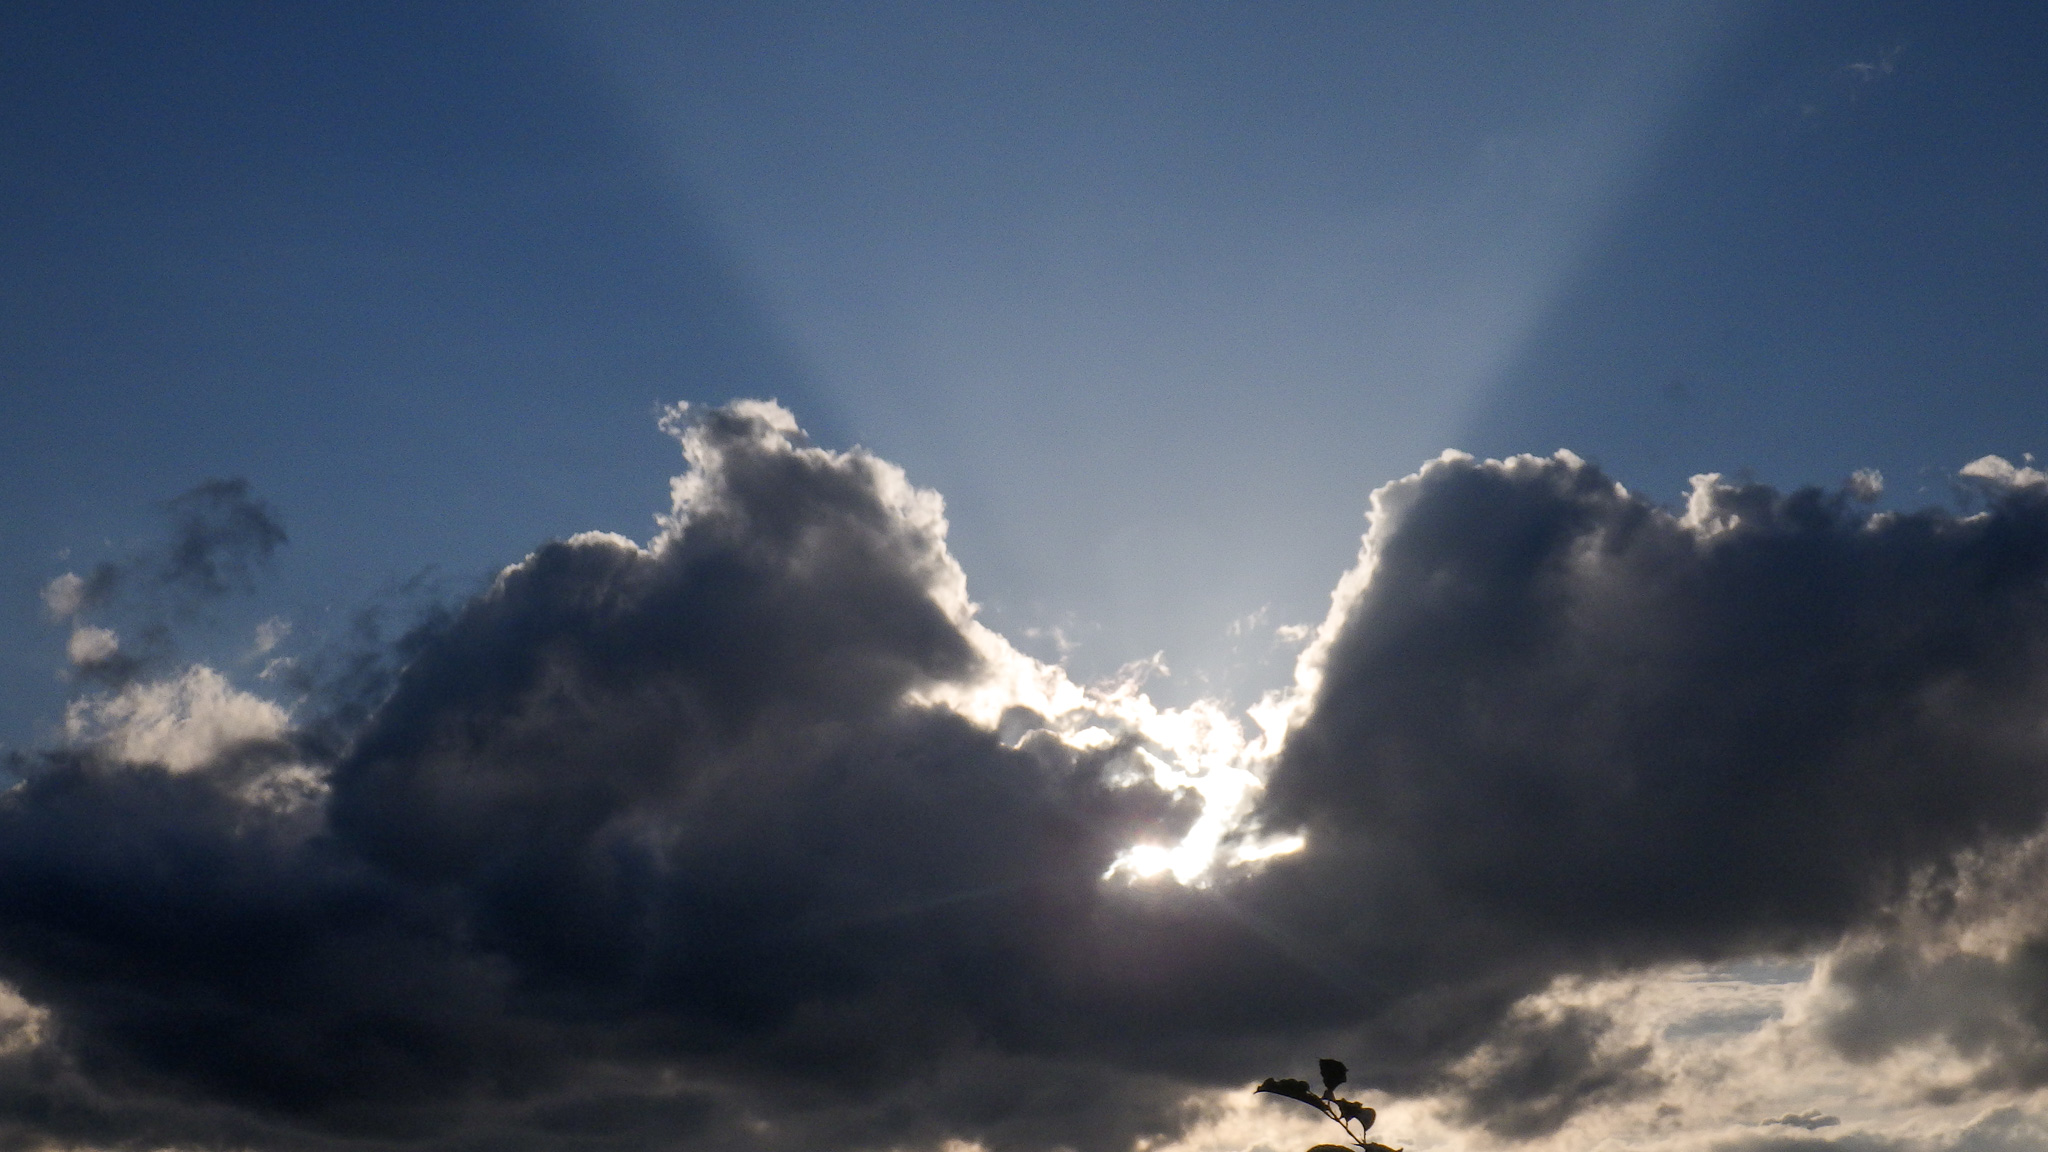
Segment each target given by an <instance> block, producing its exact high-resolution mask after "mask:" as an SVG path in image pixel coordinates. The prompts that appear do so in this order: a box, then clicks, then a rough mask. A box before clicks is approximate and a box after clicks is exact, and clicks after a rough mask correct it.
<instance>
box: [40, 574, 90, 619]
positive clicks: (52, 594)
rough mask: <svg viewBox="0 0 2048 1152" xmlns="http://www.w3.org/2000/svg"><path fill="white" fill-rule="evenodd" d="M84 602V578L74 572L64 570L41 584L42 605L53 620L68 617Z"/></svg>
mask: <svg viewBox="0 0 2048 1152" xmlns="http://www.w3.org/2000/svg"><path fill="white" fill-rule="evenodd" d="M84 604H85V580H84V578H82V577H80V576H79V575H78V573H76V572H66V573H65V574H63V575H62V576H59V577H57V578H56V579H55V580H52V581H50V582H49V583H48V584H45V585H43V607H44V608H46V609H48V611H49V613H50V618H51V619H53V620H63V619H66V618H68V617H70V616H71V615H73V614H74V613H76V612H77V611H78V610H79V608H80V607H82V606H83V605H84Z"/></svg>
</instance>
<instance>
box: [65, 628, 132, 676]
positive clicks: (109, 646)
mask: <svg viewBox="0 0 2048 1152" xmlns="http://www.w3.org/2000/svg"><path fill="white" fill-rule="evenodd" d="M120 650H121V640H120V637H118V636H115V635H114V632H113V630H112V629H110V628H94V627H92V626H91V625H89V624H80V625H78V626H77V627H75V628H73V629H72V630H71V639H70V640H69V641H67V642H66V643H65V645H64V654H65V655H66V656H68V657H70V658H71V662H72V663H73V664H75V665H77V666H78V667H81V668H83V667H85V666H86V665H88V664H99V663H102V662H104V661H106V660H107V659H109V658H110V657H112V656H113V655H114V653H116V652H119V651H120Z"/></svg>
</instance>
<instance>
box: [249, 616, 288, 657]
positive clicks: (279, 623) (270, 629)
mask: <svg viewBox="0 0 2048 1152" xmlns="http://www.w3.org/2000/svg"><path fill="white" fill-rule="evenodd" d="M291 634H292V622H291V621H289V620H287V619H285V618H284V617H282V616H272V617H271V618H270V619H268V620H265V621H264V622H262V623H261V624H258V625H256V640H255V644H254V647H253V650H252V652H251V655H255V656H267V655H269V654H270V652H271V650H272V649H274V648H276V647H277V646H278V645H279V644H282V643H284V640H285V637H287V636H290V635H291Z"/></svg>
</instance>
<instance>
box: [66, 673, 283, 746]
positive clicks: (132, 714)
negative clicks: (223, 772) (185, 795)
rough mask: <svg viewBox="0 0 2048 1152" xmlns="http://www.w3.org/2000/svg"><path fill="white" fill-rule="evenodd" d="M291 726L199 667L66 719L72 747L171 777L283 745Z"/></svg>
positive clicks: (79, 704) (278, 712)
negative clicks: (261, 746) (236, 750)
mask: <svg viewBox="0 0 2048 1152" xmlns="http://www.w3.org/2000/svg"><path fill="white" fill-rule="evenodd" d="M289 726H290V718H289V716H287V714H286V713H285V710H284V709H282V708H280V707H278V706H277V705H275V704H273V703H271V702H270V701H268V700H265V699H263V698H262V697H260V696H253V695H250V694H249V693H247V692H241V691H238V690H237V689H236V688H235V687H234V686H233V685H231V684H229V683H228V681H227V678H226V677H224V676H222V675H221V674H220V673H218V672H216V671H214V670H213V669H211V668H208V667H206V666H204V665H199V664H195V665H193V666H192V667H190V668H187V669H186V670H185V671H184V672H182V673H180V674H179V675H177V676H175V677H172V678H171V679H168V680H155V681H147V682H141V683H135V684H130V685H128V686H127V687H126V688H123V689H122V690H121V691H119V692H117V693H115V694H113V695H110V696H97V697H91V698H87V699H84V700H77V701H74V702H72V704H71V706H70V707H69V708H67V709H65V712H64V732H65V735H66V736H67V737H69V738H70V739H71V741H72V742H73V743H76V744H84V745H90V746H92V747H94V748H97V749H99V750H100V751H102V752H103V753H104V754H106V755H107V756H109V757H111V758H113V759H115V760H120V761H123V762H126V763H132V764H159V765H162V766H163V767H165V768H167V769H169V770H170V771H172V772H189V771H191V770H192V769H194V768H198V767H200V766H201V765H204V764H207V763H209V762H211V761H212V760H214V759H215V758H216V757H218V756H219V755H220V754H221V753H223V752H225V751H227V750H229V749H231V748H233V747H235V746H236V745H240V744H248V743H252V742H258V741H273V740H280V739H283V738H284V736H285V734H286V732H287V731H288V729H289Z"/></svg>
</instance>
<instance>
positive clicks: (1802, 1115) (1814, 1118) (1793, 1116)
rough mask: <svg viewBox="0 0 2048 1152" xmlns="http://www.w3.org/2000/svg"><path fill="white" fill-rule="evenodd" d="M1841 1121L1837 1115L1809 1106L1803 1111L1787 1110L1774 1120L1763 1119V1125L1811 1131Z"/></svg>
mask: <svg viewBox="0 0 2048 1152" xmlns="http://www.w3.org/2000/svg"><path fill="white" fill-rule="evenodd" d="M1841 1122H1842V1118H1841V1117H1839V1116H1829V1115H1827V1114H1825V1113H1823V1112H1822V1111H1821V1110H1820V1109H1818V1108H1810V1109H1808V1110H1806V1111H1804V1112H1787V1113H1785V1114H1784V1115H1783V1116H1780V1117H1778V1118H1777V1119H1776V1120H1766V1121H1764V1126H1765V1127H1770V1126H1771V1125H1774V1124H1775V1125H1779V1126H1782V1127H1785V1128H1803V1129H1805V1130H1806V1131H1808V1132H1813V1131H1817V1130H1819V1129H1822V1128H1833V1127H1834V1126H1835V1125H1837V1124H1840V1123H1841Z"/></svg>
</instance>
